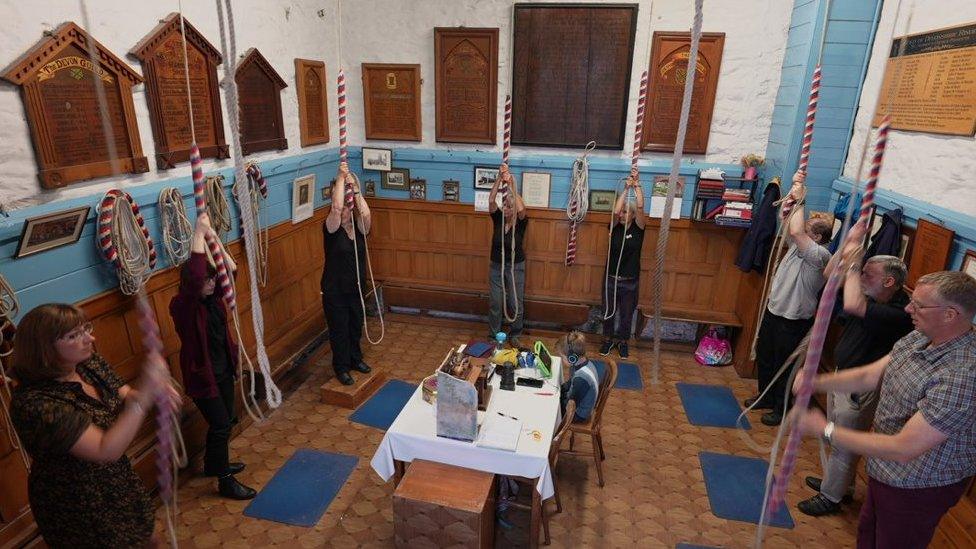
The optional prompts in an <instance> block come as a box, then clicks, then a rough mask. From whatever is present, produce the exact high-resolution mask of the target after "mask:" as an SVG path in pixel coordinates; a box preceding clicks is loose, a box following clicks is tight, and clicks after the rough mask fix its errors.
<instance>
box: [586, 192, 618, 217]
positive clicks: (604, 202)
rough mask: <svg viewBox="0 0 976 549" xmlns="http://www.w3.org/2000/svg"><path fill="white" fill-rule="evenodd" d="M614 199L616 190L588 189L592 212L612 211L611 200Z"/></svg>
mask: <svg viewBox="0 0 976 549" xmlns="http://www.w3.org/2000/svg"><path fill="white" fill-rule="evenodd" d="M616 199H617V192H616V191H590V210H592V211H594V212H612V211H613V202H614V200H616Z"/></svg>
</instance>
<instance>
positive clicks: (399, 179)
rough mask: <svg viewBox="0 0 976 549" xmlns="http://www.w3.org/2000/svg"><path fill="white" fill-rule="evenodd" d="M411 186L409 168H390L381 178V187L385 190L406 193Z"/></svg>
mask: <svg viewBox="0 0 976 549" xmlns="http://www.w3.org/2000/svg"><path fill="white" fill-rule="evenodd" d="M409 185H410V170H408V169H407V168H390V171H388V172H383V174H382V175H381V176H380V186H381V187H383V188H384V189H394V190H397V191H406V190H408V187H409Z"/></svg>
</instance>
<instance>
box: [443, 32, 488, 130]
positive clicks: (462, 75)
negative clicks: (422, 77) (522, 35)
mask: <svg viewBox="0 0 976 549" xmlns="http://www.w3.org/2000/svg"><path fill="white" fill-rule="evenodd" d="M434 63H435V67H436V68H435V69H434V72H435V73H436V75H437V76H436V81H437V82H436V84H437V85H436V90H437V91H436V104H437V141H441V142H447V143H492V144H493V143H495V124H496V120H497V119H498V105H497V103H498V29H469V28H464V27H460V28H435V29H434Z"/></svg>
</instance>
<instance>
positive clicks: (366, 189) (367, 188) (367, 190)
mask: <svg viewBox="0 0 976 549" xmlns="http://www.w3.org/2000/svg"><path fill="white" fill-rule="evenodd" d="M363 196H369V197H372V196H376V182H375V181H373V180H372V179H367V180H366V182H365V183H363Z"/></svg>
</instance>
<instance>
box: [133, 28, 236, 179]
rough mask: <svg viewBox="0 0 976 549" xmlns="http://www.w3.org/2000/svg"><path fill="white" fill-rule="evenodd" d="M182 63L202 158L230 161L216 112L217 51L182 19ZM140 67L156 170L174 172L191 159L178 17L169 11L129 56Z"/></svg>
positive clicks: (188, 118) (217, 89) (218, 114)
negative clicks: (184, 47) (184, 33)
mask: <svg viewBox="0 0 976 549" xmlns="http://www.w3.org/2000/svg"><path fill="white" fill-rule="evenodd" d="M184 25H185V26H186V61H187V63H186V64H187V65H189V68H190V91H191V96H192V97H193V130H194V132H193V133H195V134H196V139H197V146H199V147H200V156H201V157H202V158H228V157H230V151H229V149H228V147H227V141H226V140H225V139H224V118H223V115H222V114H221V111H220V90H219V88H218V87H217V65H219V64H220V63H221V61H222V59H221V57H220V52H218V51H217V48H215V47H214V46H213V44H211V43H210V42H208V41H207V39H206V38H204V37H203V35H202V34H200V32H199V31H198V30H197V29H196V28H195V27H194V26H193V25H191V24H190V22H189V21H186V20H184ZM129 53H130V54H131V55H132V56H133V57H135V58H136V59H138V60H139V61H140V62H141V63H142V70H143V72H144V73H145V74H146V97H147V99H148V102H149V120H150V121H151V122H152V132H153V139H154V140H155V141H156V166H157V167H158V168H159V169H161V170H168V169H170V168H175V167H176V164H177V163H179V162H187V161H189V160H190V145H191V144H192V143H193V135H192V134H191V132H190V112H189V111H190V109H189V106H188V105H187V97H186V74H185V71H184V58H183V35H182V33H181V32H180V14H178V13H171V14H169V15H168V16H167V17H166V19H163V20H162V21H161V22H160V23H159V25H157V26H156V28H155V29H153V30H152V32H150V33H149V35H148V36H146V37H145V38H143V39H142V41H141V42H139V43H138V44H136V46H135V47H134V48H132V51H130V52H129Z"/></svg>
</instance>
